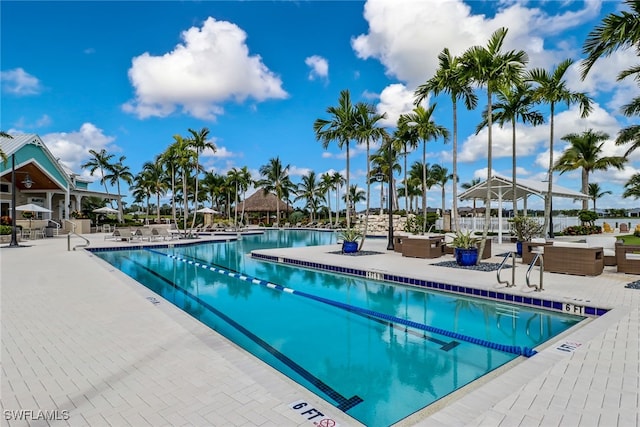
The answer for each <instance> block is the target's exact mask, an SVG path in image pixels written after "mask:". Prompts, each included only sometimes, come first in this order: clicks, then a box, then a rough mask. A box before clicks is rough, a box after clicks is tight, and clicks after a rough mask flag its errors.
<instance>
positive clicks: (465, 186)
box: [461, 178, 482, 216]
mask: <svg viewBox="0 0 640 427" xmlns="http://www.w3.org/2000/svg"><path fill="white" fill-rule="evenodd" d="M481 182H482V180H481V179H480V178H473V179H472V180H471V181H469V182H465V183H463V184H462V185H461V187H462V188H463V189H465V190H468V189H470V188H471V187H474V186H476V185H478V184H480V183H481ZM475 214H476V199H473V215H474V216H475Z"/></svg>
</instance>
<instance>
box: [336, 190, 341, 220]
mask: <svg viewBox="0 0 640 427" xmlns="http://www.w3.org/2000/svg"><path fill="white" fill-rule="evenodd" d="M339 220H340V186H339V184H336V228H338V225H340V224H339Z"/></svg>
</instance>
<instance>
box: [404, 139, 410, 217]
mask: <svg viewBox="0 0 640 427" xmlns="http://www.w3.org/2000/svg"><path fill="white" fill-rule="evenodd" d="M407 183H408V181H407V143H406V142H405V144H404V210H405V215H409V187H408V186H407Z"/></svg>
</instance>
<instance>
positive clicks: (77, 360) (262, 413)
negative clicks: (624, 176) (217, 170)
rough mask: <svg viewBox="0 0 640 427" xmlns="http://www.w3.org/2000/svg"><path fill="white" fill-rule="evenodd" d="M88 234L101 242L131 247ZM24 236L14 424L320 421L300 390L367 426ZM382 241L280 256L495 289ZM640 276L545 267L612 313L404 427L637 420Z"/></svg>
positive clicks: (5, 310)
mask: <svg viewBox="0 0 640 427" xmlns="http://www.w3.org/2000/svg"><path fill="white" fill-rule="evenodd" d="M87 237H89V238H90V239H91V240H92V246H98V245H121V243H113V242H105V241H104V239H103V235H99V234H98V235H90V236H87ZM76 243H79V241H77V242H76ZM24 244H25V245H29V247H24V248H1V249H0V257H1V260H0V262H1V267H2V270H1V273H0V279H1V285H2V289H1V293H0V304H1V309H2V312H1V321H2V325H1V328H2V337H1V338H2V359H1V363H2V384H1V385H2V394H1V396H0V401H1V402H2V408H3V416H2V420H3V421H2V422H3V425H11V426H13V425H16V426H17V425H48V423H47V422H45V421H44V420H42V419H40V420H37V421H35V422H30V423H28V422H26V421H25V418H35V417H36V416H40V417H41V418H44V416H43V414H42V413H38V412H37V411H38V410H41V411H45V410H46V411H54V412H50V413H48V414H44V415H48V416H49V417H51V416H53V417H54V418H58V419H59V420H58V421H55V422H49V423H50V424H51V425H73V426H82V425H89V426H102V425H104V426H108V425H112V426H126V425H132V426H143V425H152V426H159V425H193V426H263V425H264V426H290V425H292V426H295V425H300V426H309V425H313V424H312V423H310V422H309V421H306V420H305V419H304V418H302V417H301V416H300V415H299V414H298V413H295V411H293V410H292V409H290V408H289V406H288V405H289V404H290V403H291V402H294V401H296V400H299V399H304V400H306V401H308V402H310V404H311V405H313V406H314V407H317V408H318V409H319V410H321V411H323V412H324V413H325V414H328V415H329V416H331V417H333V418H335V419H336V420H337V421H338V422H339V424H340V425H343V426H344V425H358V423H357V422H356V421H355V420H353V419H351V418H350V417H348V416H347V415H345V414H343V413H340V411H338V410H337V409H335V408H334V407H333V406H332V405H330V404H329V403H327V402H324V401H323V400H321V399H319V398H318V397H317V396H315V395H314V394H313V393H310V392H309V391H307V390H306V389H304V388H303V387H301V386H299V385H298V384H296V383H294V382H292V381H291V380H289V379H288V378H286V377H284V376H283V375H281V374H279V373H278V372H276V371H274V370H273V369H272V368H270V367H268V366H267V365H265V364H264V363H263V362H261V361H260V360H258V359H256V358H254V357H253V356H251V355H248V354H247V353H245V352H244V351H243V350H241V349H239V348H238V347H237V346H236V345H234V344H233V343H230V342H229V341H227V340H226V339H225V338H223V337H221V336H219V335H218V334H217V333H215V332H214V331H212V330H210V329H209V328H207V327H206V326H204V325H202V324H200V323H199V322H198V321H196V320H194V319H192V318H191V317H189V316H188V315H186V314H185V313H183V312H181V311H180V310H179V309H177V308H175V307H174V306H173V305H171V304H169V303H167V302H165V301H164V300H162V299H161V298H160V297H158V296H157V295H155V294H153V293H152V292H151V291H149V290H147V289H146V288H144V287H143V286H140V285H138V284H137V283H135V282H134V281H133V280H131V279H130V278H128V277H127V276H125V275H124V274H122V273H121V272H119V271H117V270H115V269H113V268H112V267H110V266H109V265H107V264H106V263H104V262H102V261H101V260H99V259H97V258H96V257H94V256H93V255H91V254H90V253H87V252H86V251H82V250H78V251H71V252H68V251H67V242H66V238H62V237H59V238H49V239H44V240H42V239H41V240H36V241H31V242H29V241H28V242H25V243H24ZM125 244H127V243H125ZM385 247H386V241H383V240H380V239H369V240H367V243H366V246H365V249H370V250H374V251H380V252H385V253H384V254H382V255H371V256H363V257H345V256H339V255H333V254H329V253H328V252H330V251H331V250H335V249H336V247H332V248H331V249H330V250H328V249H327V248H326V247H308V248H303V249H301V248H296V249H295V250H290V249H282V250H275V251H274V252H272V253H278V254H282V255H286V256H289V257H295V258H298V259H302V260H308V261H314V262H323V263H331V264H334V265H343V266H350V267H354V268H363V267H365V268H366V267H368V268H370V269H373V270H375V271H388V272H391V273H395V274H402V275H411V276H415V277H422V278H429V279H430V280H435V281H442V282H447V283H454V284H462V285H465V286H472V287H479V288H484V289H492V288H496V277H495V272H491V273H478V272H469V271H463V270H458V269H456V270H455V273H454V274H452V269H448V268H444V267H435V266H429V263H432V262H437V261H438V260H431V261H427V260H419V259H413V258H403V257H402V256H401V255H400V254H398V253H389V252H387V251H386V250H385ZM505 248H507V247H505ZM500 250H501V248H499V247H496V248H494V253H498V252H499V251H500ZM505 250H506V249H505ZM524 271H525V268H524V267H519V268H518V269H517V270H516V272H517V275H516V283H518V284H519V285H518V287H516V288H511V289H509V290H506V289H503V288H502V289H501V290H502V291H503V292H512V293H518V294H528V295H532V290H530V289H528V288H526V287H525V286H524V285H523V284H524ZM636 279H640V276H632V275H621V274H617V273H615V268H611V267H607V268H605V273H603V274H602V275H601V276H598V277H595V278H585V277H576V276H567V275H556V274H545V281H544V287H545V290H544V291H543V293H542V296H543V297H544V298H545V299H554V300H558V301H562V302H570V303H573V304H576V305H580V304H581V303H583V302H589V303H590V304H591V305H597V306H602V307H608V308H612V310H611V311H610V312H609V313H607V314H606V315H604V316H602V317H600V318H597V319H594V320H591V321H589V322H588V323H587V324H586V325H584V326H582V327H579V328H576V329H572V330H571V331H570V332H569V333H567V334H566V335H564V336H562V337H559V338H558V339H557V340H555V341H553V342H551V343H550V344H549V345H548V346H547V347H546V348H544V349H541V350H540V352H539V354H538V355H536V356H535V357H532V358H530V359H526V360H523V361H519V362H518V363H514V364H513V365H512V366H510V369H505V370H501V371H500V372H499V374H496V375H492V376H491V378H486V379H484V380H481V381H479V382H476V383H474V384H473V385H472V386H471V387H467V388H465V389H464V390H462V391H460V392H458V393H456V394H455V395H454V396H452V397H451V398H447V399H444V400H443V401H442V402H440V403H438V404H436V405H432V406H431V407H430V408H428V409H427V410H424V411H421V412H420V413H417V414H414V415H413V416H411V417H409V418H407V419H405V420H403V421H402V422H400V423H399V425H403V426H404V425H425V426H427V425H428V426H463V425H468V426H539V425H541V426H562V427H564V426H588V425H594V426H638V425H640V418H639V415H638V412H639V408H640V397H639V390H640V339H639V338H640V324H639V320H640V319H639V317H640V316H639V309H640V290H632V289H627V288H625V284H627V283H628V282H630V281H633V280H636ZM158 301H159V303H158ZM563 342H571V343H575V344H579V346H578V347H577V348H576V349H575V351H572V352H569V353H567V352H563V351H560V350H558V349H557V347H558V346H559V344H560V343H563ZM20 410H23V412H20ZM25 411H27V412H25ZM28 411H31V412H28ZM20 417H21V418H22V419H23V420H22V421H20V420H17V419H16V418H20ZM65 418H66V419H65Z"/></svg>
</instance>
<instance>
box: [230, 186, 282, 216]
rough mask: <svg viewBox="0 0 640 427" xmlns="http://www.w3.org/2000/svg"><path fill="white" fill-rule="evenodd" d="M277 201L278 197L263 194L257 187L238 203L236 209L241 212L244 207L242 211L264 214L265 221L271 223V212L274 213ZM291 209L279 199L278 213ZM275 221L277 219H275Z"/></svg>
mask: <svg viewBox="0 0 640 427" xmlns="http://www.w3.org/2000/svg"><path fill="white" fill-rule="evenodd" d="M277 202H278V198H277V197H276V196H275V195H274V194H271V193H267V194H264V191H262V189H258V191H256V192H255V193H253V194H252V195H251V196H249V197H247V199H246V200H245V201H243V202H240V203H238V211H239V212H242V210H243V208H244V212H247V213H258V214H264V215H265V216H266V217H265V218H264V220H265V222H266V223H271V218H270V215H271V214H275V213H276V211H277V206H276V205H277ZM292 211H293V207H291V205H290V204H289V203H287V202H285V201H282V200H281V201H280V215H281V216H282V214H285V215H286V214H287V213H289V212H292ZM276 222H277V221H276Z"/></svg>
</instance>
